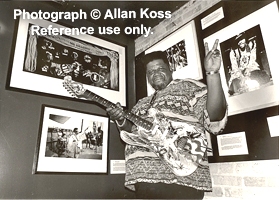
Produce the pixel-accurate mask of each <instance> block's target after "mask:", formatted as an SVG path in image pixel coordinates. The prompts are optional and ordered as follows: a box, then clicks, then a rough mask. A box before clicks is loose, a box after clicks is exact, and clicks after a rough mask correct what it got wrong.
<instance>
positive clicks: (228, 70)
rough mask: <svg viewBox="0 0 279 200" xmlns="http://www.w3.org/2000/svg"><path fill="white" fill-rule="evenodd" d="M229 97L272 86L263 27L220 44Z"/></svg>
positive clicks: (257, 27) (256, 27) (244, 32)
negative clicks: (262, 31)
mask: <svg viewBox="0 0 279 200" xmlns="http://www.w3.org/2000/svg"><path fill="white" fill-rule="evenodd" d="M220 47H221V53H222V58H223V66H224V71H225V76H226V83H227V86H228V88H229V90H228V91H227V92H228V94H229V96H234V95H239V94H243V93H246V92H250V91H254V90H257V89H260V88H263V87H265V86H269V85H272V84H273V82H272V74H271V71H270V68H269V63H268V59H267V55H266V50H265V46H264V41H263V38H262V33H261V28H260V25H257V26H254V27H252V28H250V29H248V30H245V31H243V32H241V33H239V34H238V35H236V36H233V37H231V38H230V39H228V40H226V41H224V42H222V43H220Z"/></svg>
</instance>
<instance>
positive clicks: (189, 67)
mask: <svg viewBox="0 0 279 200" xmlns="http://www.w3.org/2000/svg"><path fill="white" fill-rule="evenodd" d="M159 50H160V51H164V52H165V53H166V55H167V57H168V60H169V64H170V68H171V70H172V71H173V78H174V79H185V78H193V79H196V80H200V79H202V78H203V75H202V69H201V63H200V55H199V49H198V43H197V35H196V28H195V23H194V21H191V22H189V23H187V24H186V25H184V26H183V27H181V28H179V29H178V30H176V31H175V32H174V33H172V34H170V35H169V36H167V37H166V38H164V39H163V40H161V41H160V42H158V43H157V44H155V45H154V46H152V47H150V48H149V49H147V50H146V51H145V53H146V54H147V53H150V52H153V51H159ZM153 92H154V89H153V88H152V87H151V86H150V85H149V83H147V94H148V95H150V94H152V93H153Z"/></svg>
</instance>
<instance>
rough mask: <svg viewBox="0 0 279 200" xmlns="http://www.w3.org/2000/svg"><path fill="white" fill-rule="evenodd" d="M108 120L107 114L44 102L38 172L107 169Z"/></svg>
mask: <svg viewBox="0 0 279 200" xmlns="http://www.w3.org/2000/svg"><path fill="white" fill-rule="evenodd" d="M108 124H109V119H108V118H107V117H104V116H99V115H94V114H89V113H81V112H77V111H72V110H64V109H61V108H55V107H50V106H46V105H43V106H42V117H41V129H40V132H39V137H38V146H37V147H36V148H37V152H36V157H35V163H34V169H33V171H34V173H40V172H81V173H106V172H107V154H108V150H107V149H108Z"/></svg>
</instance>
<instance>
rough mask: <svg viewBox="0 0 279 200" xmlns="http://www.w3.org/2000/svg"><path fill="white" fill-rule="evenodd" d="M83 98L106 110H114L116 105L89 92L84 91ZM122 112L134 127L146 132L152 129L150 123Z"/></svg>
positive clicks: (127, 112) (129, 113)
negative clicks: (110, 108) (109, 108)
mask: <svg viewBox="0 0 279 200" xmlns="http://www.w3.org/2000/svg"><path fill="white" fill-rule="evenodd" d="M84 96H85V97H86V98H87V99H89V100H92V101H95V102H97V103H99V104H100V105H102V106H105V107H106V108H108V107H112V108H115V107H116V105H115V104H114V103H112V102H110V101H108V100H106V99H104V98H103V97H100V96H99V95H97V94H94V93H93V92H90V91H89V90H86V91H85V92H84ZM124 112H125V115H124V117H125V118H126V119H128V120H130V121H131V122H133V123H134V124H135V125H137V126H140V127H142V128H144V129H146V130H151V129H152V127H153V123H152V122H150V121H147V120H145V119H143V118H141V117H139V116H137V115H135V114H133V113H131V112H129V111H124Z"/></svg>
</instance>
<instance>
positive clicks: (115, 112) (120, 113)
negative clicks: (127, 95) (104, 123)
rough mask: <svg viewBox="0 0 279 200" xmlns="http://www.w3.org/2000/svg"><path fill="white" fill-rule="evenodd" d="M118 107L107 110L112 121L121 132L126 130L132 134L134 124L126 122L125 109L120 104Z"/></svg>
mask: <svg viewBox="0 0 279 200" xmlns="http://www.w3.org/2000/svg"><path fill="white" fill-rule="evenodd" d="M115 105H116V106H115V107H114V108H113V107H108V108H107V109H106V111H107V113H108V115H109V116H110V119H111V120H114V121H115V122H116V124H117V126H118V128H119V129H120V130H125V131H128V132H131V128H132V125H133V124H132V122H130V121H128V120H126V118H125V112H124V109H123V108H122V107H121V105H120V103H116V104H115Z"/></svg>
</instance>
